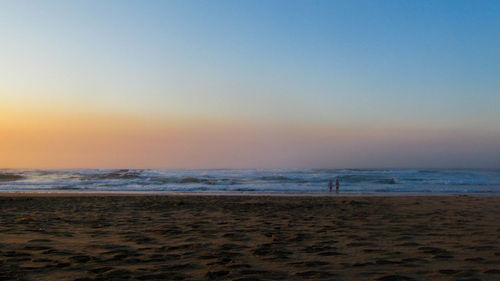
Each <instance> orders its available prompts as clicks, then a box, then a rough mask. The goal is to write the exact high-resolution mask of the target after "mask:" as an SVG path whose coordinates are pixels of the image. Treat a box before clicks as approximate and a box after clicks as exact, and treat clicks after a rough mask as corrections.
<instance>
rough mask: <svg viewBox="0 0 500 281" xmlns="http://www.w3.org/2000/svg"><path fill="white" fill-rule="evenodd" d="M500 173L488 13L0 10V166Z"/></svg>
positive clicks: (179, 6) (69, 4)
mask: <svg viewBox="0 0 500 281" xmlns="http://www.w3.org/2000/svg"><path fill="white" fill-rule="evenodd" d="M387 167H396V168H421V167H423V168H500V1H305V0H304V1H275V0H272V1H253V0H252V1H251V0H248V1H244V0H238V1H21V0H16V1H2V0H0V168H58V169H67V168H387Z"/></svg>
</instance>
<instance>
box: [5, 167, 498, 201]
mask: <svg viewBox="0 0 500 281" xmlns="http://www.w3.org/2000/svg"><path fill="white" fill-rule="evenodd" d="M336 179H338V180H339V183H340V189H339V192H336V191H335V186H334V188H333V192H330V191H329V189H328V182H329V181H330V180H332V181H333V182H335V180H336ZM0 192H1V193H27V192H30V193H129V194H136V193H137V194H216V195H320V196H321V195H328V196H330V195H331V196H339V195H342V196H407V195H474V196H499V195H500V170H448V169H446V170H443V169H413V170H408V169H273V170H261V169H253V170H231V169H221V170H137V169H122V170H13V169H2V170H0Z"/></svg>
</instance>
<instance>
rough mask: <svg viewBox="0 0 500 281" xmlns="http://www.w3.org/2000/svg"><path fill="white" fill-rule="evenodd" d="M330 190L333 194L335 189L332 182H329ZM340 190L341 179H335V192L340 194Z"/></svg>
mask: <svg viewBox="0 0 500 281" xmlns="http://www.w3.org/2000/svg"><path fill="white" fill-rule="evenodd" d="M328 188H329V189H330V192H332V189H333V181H332V180H330V181H328ZM339 188H340V183H339V179H338V178H336V179H335V192H339Z"/></svg>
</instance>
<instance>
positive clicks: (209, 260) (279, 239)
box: [0, 194, 500, 281]
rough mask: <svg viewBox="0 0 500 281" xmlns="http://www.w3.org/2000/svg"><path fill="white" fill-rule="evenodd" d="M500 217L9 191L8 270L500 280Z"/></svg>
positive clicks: (278, 201)
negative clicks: (11, 192)
mask: <svg viewBox="0 0 500 281" xmlns="http://www.w3.org/2000/svg"><path fill="white" fill-rule="evenodd" d="M20 218H32V219H33V221H31V220H29V219H28V220H19V219H20ZM499 221H500V197H495V196H492V197H486V196H484V197H481V196H479V197H473V196H432V197H431V196H428V197H411V196H406V197H405V196H393V197H380V196H378V197H341V196H195V195H189V196H184V195H173V196H156V195H144V196H142V195H138V196H136V195H116V194H115V195H99V194H87V195H78V194H66V195H61V194H59V195H58V194H46V195H43V194H2V195H1V196H0V235H1V236H0V237H1V238H0V280H75V281H76V280H80V281H83V280H85V281H87V280H241V281H243V280H247V281H250V280H499V279H500V243H499V242H498V241H499V239H500V225H499V223H498V222H499Z"/></svg>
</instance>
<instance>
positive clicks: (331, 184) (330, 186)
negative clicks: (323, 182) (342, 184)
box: [328, 180, 333, 192]
mask: <svg viewBox="0 0 500 281" xmlns="http://www.w3.org/2000/svg"><path fill="white" fill-rule="evenodd" d="M328 188H329V189H330V192H332V189H333V181H332V180H329V181H328Z"/></svg>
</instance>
